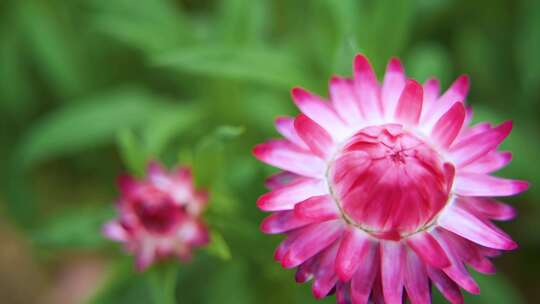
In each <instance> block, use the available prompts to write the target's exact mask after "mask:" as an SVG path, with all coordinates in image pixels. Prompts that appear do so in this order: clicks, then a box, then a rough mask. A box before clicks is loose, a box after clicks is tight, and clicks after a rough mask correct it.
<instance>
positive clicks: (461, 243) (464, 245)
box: [445, 233, 495, 274]
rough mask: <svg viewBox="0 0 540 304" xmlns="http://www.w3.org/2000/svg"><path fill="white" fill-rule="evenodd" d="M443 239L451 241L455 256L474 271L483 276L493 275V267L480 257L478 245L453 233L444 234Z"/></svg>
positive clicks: (489, 262) (488, 261)
mask: <svg viewBox="0 0 540 304" xmlns="http://www.w3.org/2000/svg"><path fill="white" fill-rule="evenodd" d="M445 238H447V239H449V240H451V242H452V248H453V249H454V251H455V253H456V255H458V256H459V257H460V258H461V260H463V261H465V262H466V263H467V264H469V265H470V266H471V267H472V268H473V269H474V270H476V271H478V272H480V273H484V274H494V273H495V266H494V265H493V263H491V261H490V260H488V259H486V258H485V257H484V256H483V255H482V252H481V250H479V246H478V245H476V244H474V243H472V242H471V241H468V240H466V239H464V238H462V237H460V236H457V235H455V234H453V233H445Z"/></svg>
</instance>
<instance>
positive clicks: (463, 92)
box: [426, 75, 469, 125]
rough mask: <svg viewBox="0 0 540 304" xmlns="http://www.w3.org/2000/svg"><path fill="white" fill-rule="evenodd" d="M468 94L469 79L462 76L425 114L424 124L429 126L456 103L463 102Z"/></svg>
mask: <svg viewBox="0 0 540 304" xmlns="http://www.w3.org/2000/svg"><path fill="white" fill-rule="evenodd" d="M468 92H469V77H468V76H467V75H462V76H460V77H458V78H457V79H456V81H454V83H452V85H451V86H450V88H449V89H448V90H447V91H446V92H445V93H444V94H443V95H442V96H441V97H440V98H439V99H438V100H437V101H435V102H434V103H433V106H432V107H431V108H430V111H429V113H427V114H426V119H427V121H426V124H428V125H431V124H432V123H435V122H436V121H437V120H439V118H440V117H441V116H442V115H443V114H444V113H446V112H447V111H448V110H449V109H450V107H451V106H452V105H453V104H454V103H456V102H464V101H465V98H466V97H467V93H468Z"/></svg>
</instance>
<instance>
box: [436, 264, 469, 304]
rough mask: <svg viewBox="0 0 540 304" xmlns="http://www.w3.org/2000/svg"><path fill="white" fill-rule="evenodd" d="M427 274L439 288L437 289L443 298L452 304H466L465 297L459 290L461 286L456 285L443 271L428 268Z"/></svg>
mask: <svg viewBox="0 0 540 304" xmlns="http://www.w3.org/2000/svg"><path fill="white" fill-rule="evenodd" d="M427 273H428V275H429V278H430V279H431V281H432V282H433V284H435V286H437V289H439V290H440V291H441V293H442V294H443V296H444V297H445V298H446V299H447V300H448V301H449V302H450V303H452V304H462V303H464V300H463V295H462V294H461V291H460V290H459V286H457V285H456V283H454V281H452V280H451V279H450V278H449V277H448V276H447V275H446V274H444V273H443V272H442V271H439V270H437V269H434V268H432V267H427Z"/></svg>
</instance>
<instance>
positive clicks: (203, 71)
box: [152, 45, 307, 89]
mask: <svg viewBox="0 0 540 304" xmlns="http://www.w3.org/2000/svg"><path fill="white" fill-rule="evenodd" d="M152 59H153V63H154V64H155V65H157V66H162V67H167V68H170V69H172V70H175V71H179V72H183V73H191V74H196V75H201V76H206V77H215V78H227V79H235V80H242V81H253V82H257V83H262V84H266V85H272V86H276V87H280V88H286V89H289V88H290V87H292V86H293V85H295V84H298V83H305V79H306V78H307V77H305V75H303V74H302V72H301V71H302V70H303V69H302V68H301V64H300V61H299V60H298V58H295V57H294V56H292V55H291V54H290V53H286V52H283V51H278V50H272V49H270V48H247V47H245V48H238V47H223V46H210V45H207V46H200V47H189V48H182V49H179V50H175V51H170V52H166V53H161V54H158V55H156V56H154V57H153V58H152Z"/></svg>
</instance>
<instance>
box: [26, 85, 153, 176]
mask: <svg viewBox="0 0 540 304" xmlns="http://www.w3.org/2000/svg"><path fill="white" fill-rule="evenodd" d="M151 101H152V97H151V96H149V95H148V94H146V93H145V92H143V91H140V90H137V89H124V90H118V91H114V92H111V93H105V94H100V95H98V96H93V97H90V98H88V99H86V100H83V101H82V102H80V103H76V104H72V105H68V106H65V107H64V108H61V109H60V110H58V111H56V112H53V113H51V114H49V115H48V116H46V117H44V118H43V119H41V120H40V121H38V122H37V123H35V124H34V125H33V126H31V128H30V131H29V132H28V133H27V134H26V135H25V136H24V137H23V140H22V142H21V144H20V146H19V147H18V149H17V151H18V153H17V158H18V160H19V162H18V164H19V165H21V166H22V169H26V168H29V167H30V166H31V165H33V164H35V163H37V162H39V161H43V160H47V159H51V158H54V157H59V156H62V155H67V154H70V153H75V152H78V151H82V150H85V149H89V148H92V147H95V146H98V145H102V144H104V143H106V142H109V141H111V140H112V139H114V137H115V136H116V134H117V133H118V131H119V130H121V129H124V128H129V127H132V126H136V125H140V124H142V123H143V122H145V121H146V120H147V119H148V118H149V117H151V116H152V113H153V112H154V111H155V109H156V108H157V105H156V104H154V103H152V102H151ZM17 169H18V170H21V168H20V167H19V168H17Z"/></svg>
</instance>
